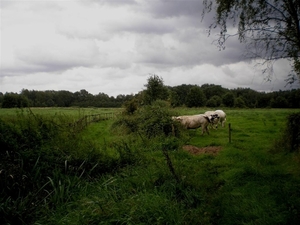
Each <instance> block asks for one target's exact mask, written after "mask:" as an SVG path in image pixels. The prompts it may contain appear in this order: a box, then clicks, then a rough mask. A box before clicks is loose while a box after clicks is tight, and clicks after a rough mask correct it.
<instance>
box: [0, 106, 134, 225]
mask: <svg viewBox="0 0 300 225" xmlns="http://www.w3.org/2000/svg"><path fill="white" fill-rule="evenodd" d="M73 119H74V117H67V116H59V115H55V116H49V115H48V116H42V115H36V114H33V113H32V111H29V112H28V114H26V113H24V111H22V112H21V113H19V114H18V115H17V116H11V117H6V119H5V120H2V119H1V120H0V145H1V150H0V170H1V173H0V179H1V182H0V189H1V192H0V199H1V203H0V216H1V218H2V221H5V223H6V224H12V223H13V224H30V223H31V222H32V221H33V220H34V219H35V217H36V216H37V215H38V214H40V213H45V212H43V210H42V209H45V211H47V209H48V210H52V209H56V207H57V206H58V205H61V204H65V203H66V202H68V201H71V200H72V199H73V196H75V195H74V194H75V193H76V192H77V191H78V190H79V189H81V188H82V187H83V186H85V185H86V184H85V182H87V181H92V180H94V179H95V178H98V177H99V176H100V175H101V174H104V173H107V172H113V171H116V170H118V169H120V168H122V167H124V166H128V165H130V164H134V163H135V161H136V155H132V151H133V150H132V147H131V145H129V144H127V143H125V142H121V143H115V144H114V145H112V146H111V147H110V148H112V149H114V152H116V153H117V154H115V155H111V154H110V153H109V152H105V151H99V149H98V148H96V145H95V143H93V142H91V141H90V140H89V139H86V140H84V139H83V138H82V136H81V135H82V134H81V133H79V132H77V130H78V129H75V128H74V126H70V124H71V123H72V122H73ZM75 124H76V123H75Z"/></svg>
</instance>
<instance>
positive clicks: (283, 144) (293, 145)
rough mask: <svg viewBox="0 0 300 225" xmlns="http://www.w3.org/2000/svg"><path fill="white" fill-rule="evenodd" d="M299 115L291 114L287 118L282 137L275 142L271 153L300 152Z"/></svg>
mask: <svg viewBox="0 0 300 225" xmlns="http://www.w3.org/2000/svg"><path fill="white" fill-rule="evenodd" d="M299 122H300V113H299V112H297V113H292V114H290V115H288V116H287V122H286V127H285V130H284V132H283V135H282V136H281V137H280V138H279V139H278V140H277V142H276V143H277V145H276V146H275V147H277V148H279V149H275V148H273V149H272V151H273V152H298V153H299V151H300V128H299Z"/></svg>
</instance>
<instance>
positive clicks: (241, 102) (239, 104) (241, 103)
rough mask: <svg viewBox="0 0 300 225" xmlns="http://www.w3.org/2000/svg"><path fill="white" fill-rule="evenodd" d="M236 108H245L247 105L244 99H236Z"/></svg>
mask: <svg viewBox="0 0 300 225" xmlns="http://www.w3.org/2000/svg"><path fill="white" fill-rule="evenodd" d="M234 107H236V108H245V107H246V104H245V101H244V99H243V98H242V97H238V98H236V99H234Z"/></svg>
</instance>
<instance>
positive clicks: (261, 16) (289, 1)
mask: <svg viewBox="0 0 300 225" xmlns="http://www.w3.org/2000/svg"><path fill="white" fill-rule="evenodd" d="M204 6H205V7H204V12H205V11H206V12H210V11H211V10H215V11H216V17H215V21H214V22H213V24H211V26H210V29H212V28H216V27H219V28H220V36H219V39H218V45H219V47H220V48H225V42H226V40H227V38H228V37H229V36H230V34H228V30H229V28H231V25H234V26H235V25H237V27H238V32H237V34H238V36H239V40H240V41H241V42H244V43H246V44H247V50H248V54H249V56H250V57H251V58H262V59H264V60H266V62H268V61H271V60H277V59H280V58H287V59H290V60H292V61H293V70H294V72H295V73H296V74H297V76H298V78H300V70H299V68H300V67H299V53H300V41H299V40H300V23H299V22H300V3H299V1H298V0H281V1H279V0H267V1H261V0H245V1H237V0H235V1H232V0H219V1H216V2H215V1H212V0H205V1H204ZM269 65H271V63H270V64H269ZM269 79H271V78H270V77H269Z"/></svg>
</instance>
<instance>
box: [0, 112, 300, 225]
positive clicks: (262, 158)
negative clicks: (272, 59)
mask: <svg viewBox="0 0 300 225" xmlns="http://www.w3.org/2000/svg"><path fill="white" fill-rule="evenodd" d="M120 110H121V109H59V108H56V109H52V108H50V109H43V108H42V109H32V112H33V113H34V114H36V115H39V114H41V115H47V117H49V116H50V117H53V116H54V115H61V114H63V115H68V117H69V116H70V117H71V118H76V119H79V118H80V117H82V116H85V115H88V114H97V113H106V112H109V113H111V112H113V113H114V112H116V111H118V112H119V111H120ZM168 110H169V112H170V113H171V114H172V115H192V114H199V113H204V112H205V111H207V110H210V109H206V108H175V109H168ZM224 111H225V112H226V114H227V121H226V124H225V128H222V127H220V126H219V128H218V129H216V130H213V129H210V135H207V134H204V135H203V136H201V135H200V134H201V132H200V129H197V130H181V131H180V132H181V136H180V137H179V138H175V137H172V136H168V137H162V136H158V137H155V138H151V139H150V138H149V139H147V138H145V137H143V136H142V134H141V133H134V132H131V133H128V132H126V133H125V131H124V129H123V128H122V127H116V126H113V125H114V123H115V122H116V120H118V119H119V118H118V117H120V116H121V115H120V114H118V116H117V117H114V118H111V119H107V120H101V121H97V122H94V123H91V124H89V125H88V126H87V127H85V128H84V129H83V130H80V131H79V132H78V134H76V137H75V136H72V137H73V139H68V140H69V141H67V142H66V139H63V137H60V138H56V139H55V142H52V141H51V142H49V143H50V144H49V145H46V146H42V148H43V152H46V151H50V150H51V151H54V152H55V151H58V152H59V154H60V155H59V156H60V158H61V164H62V165H63V166H62V167H63V168H62V171H63V172H61V173H59V171H58V170H56V172H55V173H52V172H51V171H49V170H48V172H47V170H46V172H44V173H43V176H47V177H48V178H46V179H45V182H46V181H48V183H47V185H48V186H46V185H45V186H44V187H42V188H41V189H40V191H41V192H43V188H44V189H46V187H48V189H47V192H48V193H49V195H48V196H46V197H45V196H44V195H43V198H44V199H43V200H42V201H41V202H40V205H39V206H43V207H39V208H37V209H34V210H35V213H34V218H32V219H31V220H30V222H31V223H34V224H207V225H209V224H298V222H299V220H300V198H299V197H298V196H300V172H299V171H300V157H299V152H287V151H285V149H281V147H279V145H278V143H277V142H278V140H280V139H281V137H282V135H283V132H284V130H285V124H286V117H287V116H288V115H289V114H290V113H292V112H299V110H296V109H224ZM19 113H20V112H18V113H16V110H3V109H1V110H0V117H1V119H3V120H4V121H5V120H8V121H11V118H12V117H14V116H16V115H18V114H19ZM143 122H144V123H145V121H142V123H143ZM229 123H230V124H231V129H232V131H231V135H232V136H231V143H229V137H228V124H229ZM72 132H74V131H73V130H72ZM63 135H65V136H67V134H66V133H62V136H63ZM72 135H75V134H74V133H72ZM68 137H69V136H68ZM75 140H77V141H78V142H76V141H75ZM185 146H194V147H196V148H199V149H201V148H205V147H206V148H208V147H218V148H219V151H218V152H215V153H214V154H211V153H209V152H207V153H204V154H191V153H190V152H188V151H186V150H184V149H185V148H184V147H185ZM56 149H58V150H56ZM51 157H53V159H56V158H55V157H56V156H55V157H54V156H52V155H51ZM32 160H34V162H35V163H34V165H39V163H40V162H37V161H36V159H32ZM39 160H42V157H41V158H39ZM72 160H73V161H72ZM80 160H81V161H80ZM58 162H59V160H58ZM75 162H76V163H77V162H78V164H74V165H75V166H73V167H72V168H73V170H72V171H71V172H69V170H71V169H70V167H67V166H66V165H67V164H68V165H69V164H70V165H73V164H72V163H75ZM88 163H90V166H88V167H84V165H89V164H88ZM76 165H77V167H76ZM98 167H99V168H98ZM35 168H36V169H37V168H38V167H37V166H36V167H35ZM49 168H50V167H49ZM74 168H75V169H74ZM82 168H85V170H82ZM1 169H2V168H1ZM87 170H90V171H91V172H89V173H87V175H86V176H85V175H84V174H85V173H86V171H87ZM74 171H75V172H74ZM2 178H3V177H1V179H2ZM6 183H7V182H6ZM29 199H30V198H29ZM1 201H2V202H1V207H0V208H2V209H3V208H4V207H11V208H9V209H11V210H16V209H17V210H20V211H21V210H22V205H21V203H22V204H24V205H26V202H24V201H28V199H25V200H24V201H23V202H22V201H21V202H18V204H19V205H18V206H17V205H16V204H15V205H12V204H10V203H9V201H8V200H5V199H1ZM29 204H31V203H29ZM34 204H35V203H34ZM13 206H14V207H15V208H13ZM9 209H8V208H6V210H2V211H1V213H2V215H3V216H6V218H10V217H9V215H5V214H4V212H6V213H7V212H9ZM19 215H20V216H19V217H21V219H22V216H23V215H24V214H21V212H20V213H19ZM8 222H9V221H8ZM24 224H25V222H24Z"/></svg>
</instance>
